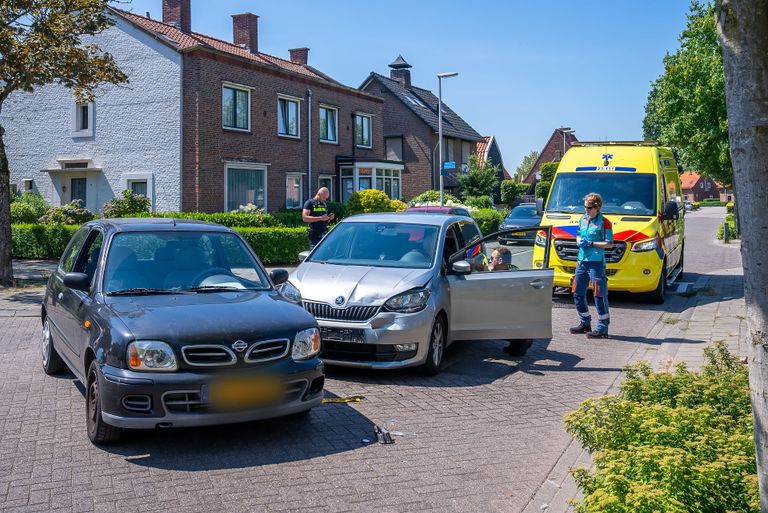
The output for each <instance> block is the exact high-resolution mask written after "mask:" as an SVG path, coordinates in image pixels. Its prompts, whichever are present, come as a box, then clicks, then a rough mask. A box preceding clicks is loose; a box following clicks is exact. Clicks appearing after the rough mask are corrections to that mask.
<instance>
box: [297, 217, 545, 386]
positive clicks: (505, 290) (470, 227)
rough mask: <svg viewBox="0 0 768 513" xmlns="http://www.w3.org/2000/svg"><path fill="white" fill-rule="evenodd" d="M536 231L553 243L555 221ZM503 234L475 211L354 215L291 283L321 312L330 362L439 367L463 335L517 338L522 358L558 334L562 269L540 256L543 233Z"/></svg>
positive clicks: (513, 343)
mask: <svg viewBox="0 0 768 513" xmlns="http://www.w3.org/2000/svg"><path fill="white" fill-rule="evenodd" d="M526 229H528V230H532V231H534V233H535V234H538V236H539V239H541V240H536V243H537V244H542V245H545V247H549V244H546V240H547V238H548V236H549V235H548V231H546V229H544V228H541V227H531V228H526ZM515 230H516V231H520V228H516V229H515ZM503 234H504V232H501V233H496V234H493V235H490V236H488V237H485V238H483V237H482V236H481V233H480V230H479V229H478V227H477V224H476V223H475V221H474V220H473V219H472V218H468V217H465V216H455V215H445V214H421V213H420V214H409V213H388V214H363V215H357V216H352V217H349V218H347V219H344V220H343V221H342V222H340V223H339V224H338V225H337V226H336V227H335V228H334V229H333V230H332V231H331V232H330V233H329V234H328V235H327V236H326V237H325V238H324V239H323V240H322V241H321V242H320V244H318V245H317V246H316V247H315V248H314V250H313V251H312V252H311V253H303V254H302V255H301V258H302V259H303V261H302V263H301V264H300V265H299V267H298V268H297V269H296V270H295V271H294V272H293V273H292V274H291V276H290V278H289V281H288V282H287V283H286V284H285V286H284V288H283V290H282V291H283V294H284V295H285V296H286V297H288V298H289V299H292V300H293V301H296V302H301V303H302V304H303V306H304V308H305V309H306V310H308V311H309V312H310V313H312V314H313V315H314V316H315V317H316V318H317V320H318V324H319V326H320V330H321V337H322V341H323V343H322V346H323V349H322V353H321V358H322V359H323V360H324V361H325V362H326V363H329V364H334V365H341V366H348V367H360V368H385V369H388V368H402V367H411V366H422V367H423V370H424V371H425V373H427V374H436V373H437V372H439V370H440V367H441V364H442V362H443V354H444V350H445V348H446V347H447V346H448V345H449V344H450V343H452V342H453V341H455V340H483V339H502V340H509V341H510V352H511V353H512V354H513V355H516V356H522V355H523V354H525V351H526V350H527V349H528V347H530V345H531V341H532V339H535V338H550V337H551V336H552V304H551V293H552V281H553V275H554V272H553V270H552V269H550V268H548V265H547V264H546V262H534V261H533V244H534V239H536V237H535V236H533V237H531V243H530V245H528V246H526V245H520V246H516V247H515V248H514V249H510V248H508V247H506V246H503V247H502V245H501V244H500V243H499V241H498V239H499V236H500V235H503ZM507 235H508V234H507Z"/></svg>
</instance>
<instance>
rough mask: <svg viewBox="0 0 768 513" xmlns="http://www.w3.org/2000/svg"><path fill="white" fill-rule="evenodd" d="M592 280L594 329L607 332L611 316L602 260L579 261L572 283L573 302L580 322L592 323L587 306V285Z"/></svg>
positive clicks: (606, 280)
mask: <svg viewBox="0 0 768 513" xmlns="http://www.w3.org/2000/svg"><path fill="white" fill-rule="evenodd" d="M590 282H592V291H593V293H594V296H595V308H597V327H596V328H595V331H598V332H600V333H608V324H610V321H611V316H610V314H609V313H608V278H607V277H606V275H605V264H604V263H603V262H586V261H582V262H579V263H578V265H577V266H576V275H575V276H574V284H573V302H574V303H576V312H577V313H578V314H579V320H580V321H581V323H582V324H589V325H591V324H592V316H591V315H590V314H589V306H587V287H588V286H589V283H590Z"/></svg>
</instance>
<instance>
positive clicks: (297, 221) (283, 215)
mask: <svg viewBox="0 0 768 513" xmlns="http://www.w3.org/2000/svg"><path fill="white" fill-rule="evenodd" d="M269 215H270V216H272V218H274V220H275V222H276V223H277V224H276V226H285V227H286V228H298V227H299V226H306V225H305V224H304V220H303V219H302V218H301V210H296V209H293V210H281V211H279V212H273V213H272V214H269Z"/></svg>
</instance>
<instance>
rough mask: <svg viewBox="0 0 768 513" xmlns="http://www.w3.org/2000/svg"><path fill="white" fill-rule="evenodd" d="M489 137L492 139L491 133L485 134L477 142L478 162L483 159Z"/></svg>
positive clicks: (489, 140)
mask: <svg viewBox="0 0 768 513" xmlns="http://www.w3.org/2000/svg"><path fill="white" fill-rule="evenodd" d="M491 139H493V136H492V135H486V136H484V137H483V140H482V141H479V142H478V143H477V158H478V159H480V162H482V161H484V160H485V152H486V151H487V150H488V145H489V144H490V143H491Z"/></svg>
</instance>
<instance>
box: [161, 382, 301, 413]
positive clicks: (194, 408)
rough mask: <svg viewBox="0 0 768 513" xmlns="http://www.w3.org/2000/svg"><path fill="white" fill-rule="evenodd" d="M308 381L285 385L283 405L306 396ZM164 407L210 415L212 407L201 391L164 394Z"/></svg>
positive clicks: (175, 410)
mask: <svg viewBox="0 0 768 513" xmlns="http://www.w3.org/2000/svg"><path fill="white" fill-rule="evenodd" d="M307 384H308V383H307V380H306V379H297V380H294V381H289V382H287V383H284V386H285V389H284V390H283V397H282V399H281V400H280V403H281V404H287V403H291V402H293V401H298V400H299V399H301V398H302V397H303V396H304V391H305V390H306V389H307ZM163 406H165V410H166V411H167V412H169V413H209V412H211V411H212V408H211V405H210V404H208V403H207V402H203V396H202V393H201V392H200V390H176V391H172V392H166V393H165V394H163Z"/></svg>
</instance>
